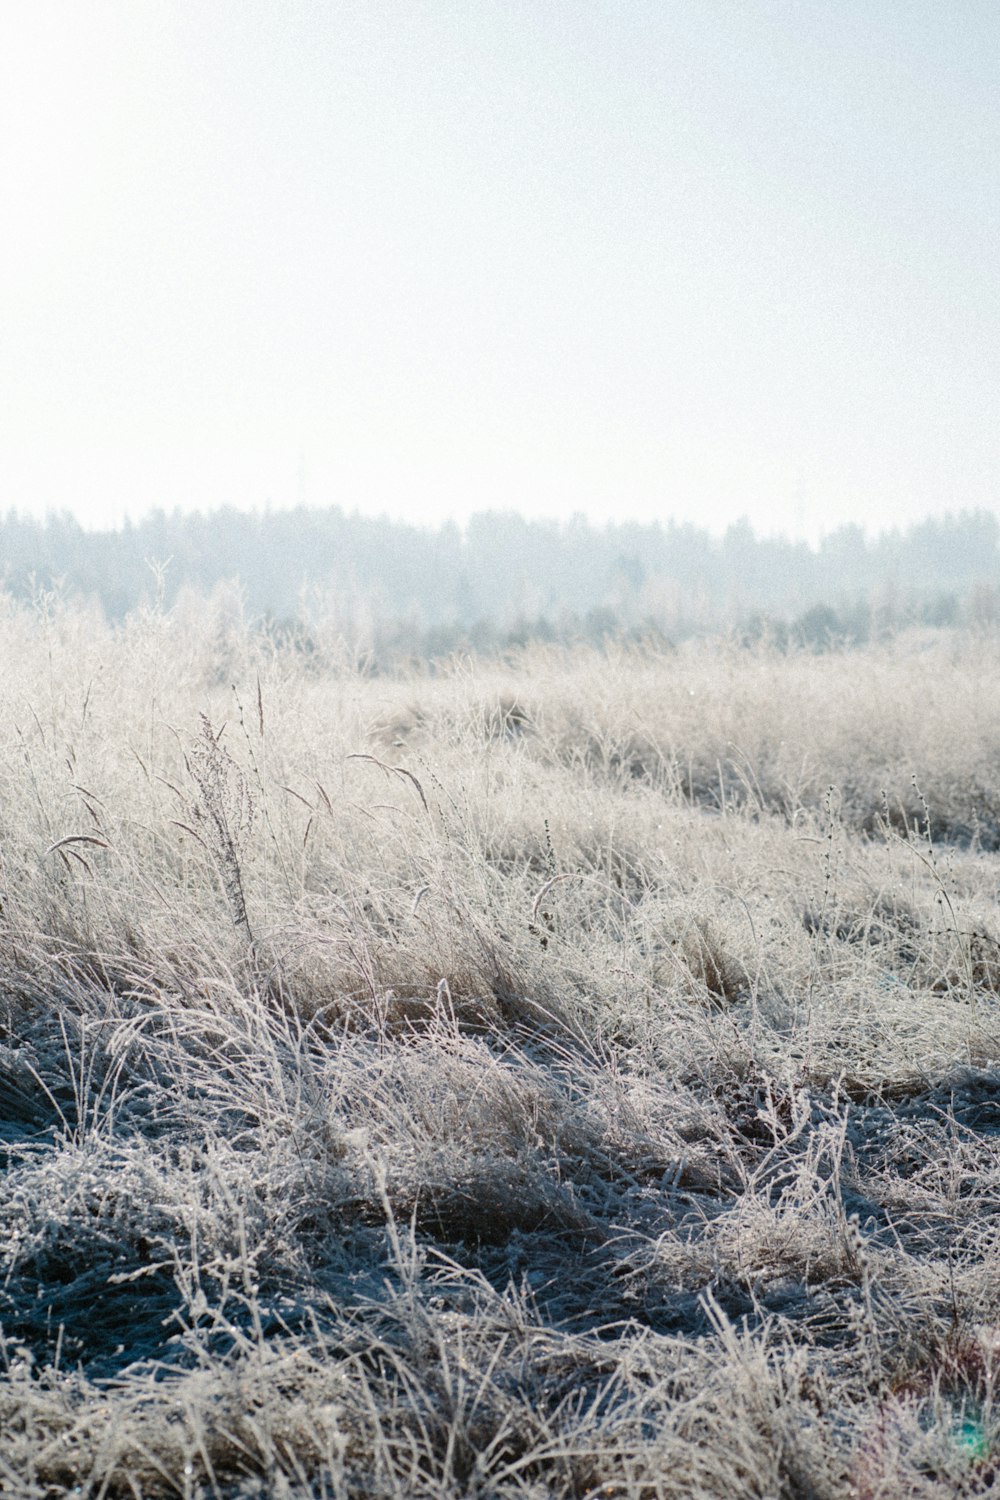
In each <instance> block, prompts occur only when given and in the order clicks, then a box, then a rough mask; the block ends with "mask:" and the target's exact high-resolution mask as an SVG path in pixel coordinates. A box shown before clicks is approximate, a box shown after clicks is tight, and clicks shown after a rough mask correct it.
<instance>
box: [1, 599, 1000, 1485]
mask: <svg viewBox="0 0 1000 1500" xmlns="http://www.w3.org/2000/svg"><path fill="white" fill-rule="evenodd" d="M0 659H2V661H3V663H4V671H3V675H2V679H0V706H2V713H0V1262H2V1264H0V1330H2V1337H0V1432H2V1435H3V1437H2V1442H0V1490H3V1491H4V1492H9V1493H11V1494H13V1495H17V1496H24V1497H35V1500H42V1497H49V1496H53V1497H54V1496H57V1495H62V1494H64V1493H68V1494H77V1495H84V1496H123V1497H125V1496H132V1497H138V1496H190V1497H195V1496H199V1497H200V1496H205V1497H208V1496H219V1497H221V1496H226V1497H230V1496H247V1497H250V1496H260V1497H264V1496H277V1497H285V1496H287V1497H293V1496H295V1497H302V1500H305V1497H306V1496H323V1497H331V1500H333V1497H338V1500H339V1497H389V1496H396V1497H400V1500H404V1497H406V1500H409V1497H422V1496H424V1497H453V1496H454V1497H457V1496H460V1495H468V1496H483V1497H485V1496H491V1497H492V1496H495V1497H498V1500H499V1497H505V1500H506V1497H515V1496H519V1497H529V1496H530V1497H537V1500H541V1497H545V1496H550V1495H553V1496H559V1497H567V1500H568V1497H579V1500H583V1497H595V1500H596V1497H597V1496H605V1497H616V1500H640V1497H642V1500H651V1497H660V1496H663V1497H668V1496H669V1497H674V1496H676V1497H685V1500H698V1497H710V1496H711V1497H719V1500H722V1497H730V1500H731V1497H742V1496H759V1497H768V1500H771V1497H779V1496H780V1497H788V1500H791V1497H803V1500H805V1497H813V1500H824V1497H830V1500H833V1497H848V1496H852V1497H856V1500H876V1497H886V1500H889V1497H899V1500H902V1497H928V1500H929V1497H937V1496H940V1497H942V1500H943V1497H952V1496H955V1495H975V1494H985V1493H987V1492H989V1491H990V1490H991V1487H992V1486H996V1485H1000V1459H998V1454H1000V1446H998V1444H1000V1409H998V1407H997V1405H996V1402H995V1399H994V1392H995V1388H996V1383H997V1378H998V1376H1000V1243H998V1230H1000V1217H998V1214H1000V1004H998V992H1000V921H998V917H997V895H998V880H1000V863H998V861H1000V853H998V851H1000V693H998V692H997V685H998V683H1000V640H998V639H997V638H996V637H995V636H993V635H989V634H985V633H981V634H978V635H977V634H973V633H960V632H952V633H941V634H927V633H924V634H920V635H908V636H903V637H900V638H899V639H897V640H895V641H892V642H889V643H885V644H882V645H879V646H872V647H869V648H865V649H863V650H856V651H852V652H843V653H836V652H831V653H827V654H824V655H812V654H806V653H790V654H778V653H776V652H771V651H768V650H767V649H764V648H761V649H759V650H754V651H747V650H741V649H737V648H736V647H734V646H729V645H726V644H715V645H712V644H709V643H688V644H686V645H685V646H684V647H683V648H681V649H678V650H671V649H669V648H665V647H662V646H660V647H657V648H655V649H654V648H652V647H651V648H649V649H648V650H641V649H639V648H634V649H630V650H627V651H626V650H624V649H622V650H614V649H608V650H607V651H604V652H598V651H590V650H586V649H583V648H579V649H573V650H565V649H557V648H554V647H548V648H541V647H528V648H525V649H524V650H523V651H522V652H521V653H519V654H518V655H516V656H515V657H512V658H511V659H510V660H507V661H505V662H503V663H502V664H497V663H488V662H485V661H482V662H477V661H471V662H470V661H456V662H455V663H453V664H452V665H450V666H449V667H448V668H446V669H443V668H440V669H438V670H436V671H435V672H431V671H430V670H429V669H427V668H418V667H415V668H414V669H413V670H412V672H410V673H409V674H408V675H400V676H394V677H391V678H390V677H379V676H373V675H370V674H367V673H366V672H365V671H364V670H363V667H361V666H359V665H358V664H357V663H355V662H353V661H351V660H349V659H348V658H347V657H346V655H345V654H344V652H343V651H342V650H341V648H340V647H339V646H338V643H337V641H336V640H335V639H333V638H331V639H330V640H328V641H327V640H324V639H323V638H322V636H314V637H313V638H312V639H311V640H310V642H309V643H308V650H306V649H304V648H302V649H299V648H297V647H296V645H295V643H294V642H284V643H275V642H274V641H272V640H270V639H268V638H267V637H266V636H265V635H262V634H255V633H254V632H253V631H249V630H247V629H245V628H244V627H243V625H242V624H241V621H240V618H239V612H238V610H237V609H235V608H234V607H233V606H232V604H231V602H230V603H229V604H227V603H226V601H225V600H224V599H221V598H219V599H217V600H216V601H215V603H214V604H212V603H206V604H199V603H197V602H196V601H194V600H187V601H184V602H183V603H182V604H181V605H179V606H178V607H177V608H175V609H174V610H173V611H171V612H169V613H164V612H159V611H150V612H146V613H143V614H137V615H133V616H132V617H130V619H129V620H128V622H127V623H126V624H125V625H124V626H123V627H121V628H119V629H117V630H112V629H110V628H109V627H108V626H106V625H105V624H104V623H103V621H102V620H101V619H100V618H99V617H98V616H96V615H94V614H91V613H89V612H88V611H86V610H85V609H83V608H76V607H72V606H68V605H64V604H61V603H58V602H52V601H49V602H47V603H42V604H40V605H39V606H37V607H35V608H32V609H28V608H25V607H22V606H16V605H14V604H13V603H10V602H7V603H0Z"/></svg>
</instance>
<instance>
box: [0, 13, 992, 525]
mask: <svg viewBox="0 0 1000 1500" xmlns="http://www.w3.org/2000/svg"><path fill="white" fill-rule="evenodd" d="M0 129H2V144H0V175H2V203H3V223H4V228H3V232H2V235H0V266H2V282H0V285H2V304H0V511H6V510H7V509H9V508H17V509H19V510H21V511H22V512H28V513H33V514H41V513H44V511H45V510H46V509H49V508H54V509H63V508H66V509H71V510H73V511H75V512H76V513H77V514H78V515H80V516H81V517H82V518H84V519H85V520H87V522H88V523H89V524H95V525H96V524H107V523H109V522H116V521H118V520H120V519H121V518H122V516H123V515H124V514H125V513H126V512H127V513H130V514H132V515H139V514H141V513H142V512H143V511H145V510H147V509H149V508H150V507H153V506H163V507H165V508H168V509H172V508H173V507H174V506H175V505H176V506H181V507H183V508H190V507H199V508H202V509H205V508H210V507H214V506H216V505H220V504H234V505H239V506H251V507H263V506H264V505H266V504H268V503H270V504H271V505H273V506H286V505H291V504H296V503H298V501H299V500H301V499H304V500H305V501H306V502H307V503H308V504H313V505H320V504H328V503H336V504H339V505H342V506H344V507H346V508H348V509H353V508H358V509H361V510H364V511H372V512H381V511H385V512H387V513H389V514H391V515H396V516H404V517H407V518H410V519H413V520H419V521H426V522H437V521H439V520H442V519H444V518H445V517H446V516H455V517H456V518H458V519H461V518H462V517H464V516H466V515H468V514H469V513H471V512H472V511H475V510H480V509H484V508H487V507H503V508H507V507H510V508H517V509H520V510H522V511H524V512H525V513H528V514H531V515H544V516H553V517H559V518H567V517H568V516H569V515H570V514H571V513H572V512H574V511H578V510H579V511H583V512H584V513H586V514H587V515H589V516H591V517H593V518H595V519H605V518H612V517H613V518H619V517H635V518H638V519H644V520H646V519H652V518H654V517H662V518H664V519H665V518H667V517H668V516H671V515H672V516H675V517H677V518H679V519H693V520H696V521H698V522H700V523H703V524H708V525H710V526H712V527H713V528H721V527H723V526H724V525H725V524H727V523H728V522H729V521H730V520H732V519H734V518H736V517H738V516H739V515H741V514H744V513H746V514H748V515H749V516H750V517H751V519H752V520H753V521H754V523H755V524H756V525H757V526H758V527H759V528H761V529H764V530H779V529H786V530H790V531H796V532H804V533H805V534H809V535H815V534H816V533H817V532H819V531H821V530H829V529H831V528H832V527H833V526H835V525H837V524H839V523H840V522H842V521H844V520H851V519H855V520H861V521H863V522H866V523H867V524H869V525H870V526H873V527H875V528H880V527H882V526H884V525H890V524H896V523H899V522H905V521H907V520H910V519H915V518H917V517H919V516H922V515H925V514H927V513H929V512H932V511H935V510H943V509H947V508H953V509H955V508H961V507H972V506H986V507H990V508H995V507H997V506H998V505H1000V486H998V474H1000V463H998V460H1000V421H998V395H1000V275H998V254H1000V4H998V3H997V0H958V3H956V4H944V3H942V0H835V3H834V0H683V3H682V0H504V3H500V0H422V3H417V0H391V3H390V0H367V3H366V0H114V3H108V0H59V3H52V0H5V3H4V4H3V6H2V10H0Z"/></svg>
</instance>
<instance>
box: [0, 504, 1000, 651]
mask: <svg viewBox="0 0 1000 1500" xmlns="http://www.w3.org/2000/svg"><path fill="white" fill-rule="evenodd" d="M998 542H1000V525H998V522H997V519H996V517H995V516H994V515H993V514H991V513H990V512H985V511H975V512H962V513H960V514H957V515H946V516H944V517H941V518H938V519H934V520H928V521H924V522H921V523H920V524H919V525H916V526H912V527H910V528H909V529H908V530H905V531H898V530H897V531H889V532H885V533H883V534H882V535H880V536H878V537H876V538H874V539H871V540H869V539H868V538H867V537H866V535H865V533H864V532H863V531H862V529H861V528H860V527H858V526H842V527H840V528H839V529H838V530H836V531H834V532H832V533H831V534H830V535H828V536H827V537H825V538H824V540H823V541H822V542H821V543H820V545H819V546H818V547H816V548H813V547H810V546H809V545H807V544H806V543H804V542H792V541H788V540H785V539H783V538H772V537H760V536H758V535H756V534H755V532H754V531H753V529H752V528H751V526H750V524H749V522H747V521H740V522H737V523H736V524H735V525H732V526H730V527H729V529H728V530H727V531H726V533H725V535H724V536H722V537H721V538H713V537H712V536H711V535H710V533H709V532H707V531H704V530H701V529H700V528H698V527H696V526H693V525H678V524H677V523H675V522H673V521H667V522H664V523H663V524H653V525H639V524H635V523H631V522H623V523H621V524H617V525H608V526H594V525H591V524H589V523H588V522H586V521H585V520H584V519H583V518H576V519H574V520H572V521H570V522H569V523H568V524H566V525H558V524H556V523H554V522H545V521H529V520H525V519H524V518H523V517H521V516H519V515H517V514H514V513H510V512H495V511H494V512H486V513H484V514H480V515H476V516H474V517H473V518H472V519H471V520H470V521H469V523H468V524H467V526H465V527H464V528H459V527H458V526H457V525H455V524H454V523H449V524H446V525H443V526H440V527H438V528H436V529H432V528H421V527H417V526H411V525H406V524H403V523H400V522H394V521H389V520H386V519H369V518H365V517H362V516H358V515H349V514H345V513H344V512H343V511H342V510H339V509H334V508H331V509H327V510H311V509H305V508H300V509H298V510H291V511H281V512H268V513H266V514H259V513H258V514H253V513H245V512H240V511H236V510H232V509H224V510H218V511H215V512H212V513H210V514H207V515H202V514H195V515H182V514H180V513H179V512H174V513H173V514H170V515H167V514H165V513H163V512H162V511H160V512H156V513H154V514H152V515H150V516H148V517H147V518H146V519H144V520H143V521H141V522H139V523H138V524H126V525H125V527H124V528H123V529H122V530H117V531H103V532H87V531H85V530H84V529H83V528H82V527H81V526H80V525H79V524H78V523H77V522H76V521H75V520H74V519H72V518H71V517H69V516H66V515H59V516H51V517H49V519H48V520H46V521H45V522H35V521H30V520H25V519H23V518H20V517H19V516H17V515H16V514H14V513H11V514H8V515H7V517H6V518H5V519H0V586H2V587H3V588H4V589H6V591H7V592H8V593H10V594H12V595H14V596H16V597H19V598H26V597H31V596H32V595H37V594H39V593H40V592H41V593H44V592H48V591H51V590H56V591H59V592H62V593H65V594H67V595H72V596H76V597H79V596H83V597H87V598H92V599H95V600H97V601H98V602H99V604H100V607H101V608H102V610H103V611H104V612H105V614H106V615H107V616H108V617H109V618H111V619H115V620H117V619H122V618H123V617H124V616H125V615H127V614H128V613H130V612H131V611H133V610H135V609H136V608H138V607H141V606H143V605H144V604H149V603H150V602H151V601H153V600H154V599H156V598H157V597H160V598H162V600H163V602H164V603H166V604H171V603H174V602H175V601H176V600H177V599H178V597H180V596H182V595H183V594H184V592H185V591H191V590H195V591H198V592H201V593H210V592H212V591H213V590H218V589H220V588H225V589H228V591H229V596H230V598H232V597H233V594H234V586H235V587H238V597H239V599H240V601H241V604H240V607H241V608H242V609H243V611H244V612H245V614H246V615H247V616H248V617H250V618H251V619H256V620H266V621H269V622H271V623H272V624H273V625H274V626H275V628H277V629H280V630H285V631H293V630H294V631H298V632H299V633H300V634H301V635H302V636H303V637H304V638H305V637H306V636H307V634H308V631H309V630H310V628H316V627H317V626H318V624H319V623H320V622H321V623H322V625H323V627H324V629H325V630H327V631H328V630H329V629H330V628H331V627H332V628H333V629H336V630H339V631H340V632H341V633H342V635H343V636H344V637H345V638H346V639H347V640H349V641H350V643H351V644H352V645H353V646H355V647H356V648H358V649H360V650H367V651H371V652H373V653H375V654H377V655H392V654H394V653H395V654H398V653H400V652H407V651H412V652H417V653H419V654H422V655H435V654H441V653H445V652H448V651H451V650H455V649H463V648H467V647H469V648H475V649H480V650H484V649H486V650H489V649H495V648H503V647H505V646H510V645H511V644H515V643H518V642H519V641H521V640H524V639H527V638H528V637H535V636H540V637H542V638H549V639H564V638H569V637H574V636H583V637H585V638H590V639H599V638H602V637H606V636H608V635H617V634H642V633H649V632H657V633H659V634H662V635H665V636H667V637H668V638H670V639H672V640H679V639H682V638H684V637H686V636H690V635H692V634H697V633H703V632H705V631H715V630H720V629H723V630H732V631H738V632H742V633H743V634H744V635H745V636H747V637H748V638H756V637H759V636H761V635H764V634H768V635H771V636H773V637H775V638H777V639H779V640H783V639H789V638H794V639H798V640H801V641H803V642H805V643H806V644H810V645H814V646H825V645H829V644H832V643H836V642H837V641H848V642H850V641H861V640H866V639H868V638H870V637H871V636H873V635H877V634H883V633H885V632H886V631H889V630H894V629H897V628H899V627H901V626H903V625H906V624H911V623H915V622H917V623H919V622H922V623H925V624H929V625H947V624H954V623H960V622H961V623H968V622H969V621H976V622H979V623H982V624H992V623H995V622H997V621H998V620H1000V549H998Z"/></svg>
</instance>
